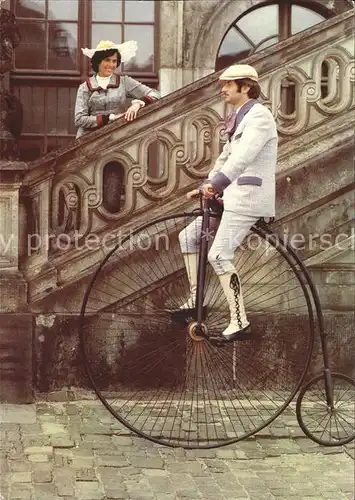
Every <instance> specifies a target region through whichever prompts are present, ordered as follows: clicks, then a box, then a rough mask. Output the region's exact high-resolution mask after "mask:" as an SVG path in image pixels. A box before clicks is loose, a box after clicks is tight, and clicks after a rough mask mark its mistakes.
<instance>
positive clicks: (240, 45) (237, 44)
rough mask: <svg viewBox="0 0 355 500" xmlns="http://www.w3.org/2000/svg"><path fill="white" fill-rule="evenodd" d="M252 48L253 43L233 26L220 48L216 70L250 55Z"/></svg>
mask: <svg viewBox="0 0 355 500" xmlns="http://www.w3.org/2000/svg"><path fill="white" fill-rule="evenodd" d="M251 50H253V47H252V46H251V44H250V43H249V42H247V41H246V40H245V38H243V37H242V36H241V34H240V33H239V32H238V31H237V30H236V29H235V28H234V27H233V26H232V27H231V28H230V30H229V32H228V33H227V36H226V37H225V39H224V40H223V43H222V45H221V48H220V49H219V54H218V57H217V61H216V71H219V70H220V69H223V68H227V66H231V65H232V64H235V63H236V62H237V61H240V60H241V59H244V58H245V57H248V55H249V54H250V51H251Z"/></svg>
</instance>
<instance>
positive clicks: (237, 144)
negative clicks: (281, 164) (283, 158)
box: [208, 102, 278, 217]
mask: <svg viewBox="0 0 355 500" xmlns="http://www.w3.org/2000/svg"><path fill="white" fill-rule="evenodd" d="M240 112H243V106H242V108H241V109H240V110H239V113H240ZM238 116H239V114H238ZM277 142H278V138H277V129H276V123H275V120H274V117H273V116H272V114H271V112H270V111H269V110H268V109H267V108H266V107H265V106H264V105H262V104H260V103H259V102H257V103H255V104H254V105H253V106H252V107H251V109H250V110H249V111H248V112H247V113H246V114H245V116H244V117H243V118H242V121H241V122H240V123H239V125H238V126H237V128H236V130H235V132H234V134H233V135H232V137H231V139H230V141H228V142H227V143H226V144H225V146H224V148H223V151H222V153H221V154H220V155H219V157H218V158H217V161H216V163H215V165H214V167H213V169H212V170H211V172H210V173H209V175H208V179H209V181H210V184H212V186H213V187H214V188H215V189H216V190H217V191H218V192H222V191H223V201H224V209H225V210H230V211H233V212H238V213H242V214H246V215H254V216H260V217H272V216H274V215H275V172H276V161H277Z"/></svg>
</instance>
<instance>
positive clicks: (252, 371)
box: [80, 214, 314, 448]
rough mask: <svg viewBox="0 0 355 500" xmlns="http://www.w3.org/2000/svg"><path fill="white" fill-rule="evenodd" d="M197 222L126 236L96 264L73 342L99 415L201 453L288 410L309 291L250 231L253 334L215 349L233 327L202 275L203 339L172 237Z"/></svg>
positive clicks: (213, 280) (304, 357) (309, 321)
mask: <svg viewBox="0 0 355 500" xmlns="http://www.w3.org/2000/svg"><path fill="white" fill-rule="evenodd" d="M193 217H194V214H189V215H186V214H183V215H178V216H173V217H165V218H162V219H159V220H157V221H155V222H152V223H150V224H147V225H146V226H144V227H141V228H139V229H137V230H136V231H134V232H132V233H130V234H129V235H127V237H126V238H124V239H123V240H122V241H121V242H120V244H119V245H117V246H116V248H114V249H113V250H112V251H111V252H110V253H109V254H108V255H107V256H106V257H105V259H104V260H103V262H102V263H101V265H100V266H99V268H98V270H97V272H96V274H95V275H94V277H93V279H92V281H91V283H90V285H89V287H88V289H87V292H86V294H85V297H84V301H83V306H82V311H81V327H80V340H81V348H82V353H83V358H84V361H85V365H86V369H87V373H88V375H89V377H90V380H91V382H92V385H93V387H94V389H95V391H96V393H97V395H98V397H99V398H100V399H101V401H102V403H103V404H104V405H105V406H106V408H107V409H108V410H109V411H110V412H111V413H112V415H114V416H115V417H116V418H117V419H118V420H119V421H120V422H122V423H123V424H124V425H126V426H127V427H128V428H130V429H131V430H133V431H134V432H137V433H138V434H140V435H142V436H144V437H146V438H148V439H151V440H152V441H155V442H158V443H162V444H165V445H169V446H183V447H185V448H198V447H203V448H209V447H216V446H222V445H226V444H228V443H233V442H236V441H239V440H241V439H244V438H246V437H248V436H250V435H252V434H254V433H256V432H258V431H260V430H261V429H262V428H263V427H265V426H266V425H268V424H269V423H270V422H271V421H272V420H274V419H275V418H276V417H277V416H278V415H279V414H280V413H281V412H282V411H283V410H284V409H285V408H286V406H287V405H288V404H289V402H290V401H291V400H292V398H293V397H294V395H295V394H296V392H297V391H298V389H299V387H300V384H301V382H302V380H303V378H304V375H305V373H306V370H307V367H308V364H309V360H310V355H311V350H312V345H313V335H314V319H313V313H312V307H311V301H310V298H309V293H308V288H307V287H308V285H307V280H306V279H305V276H304V274H303V271H302V268H301V266H300V264H299V263H298V262H297V260H296V259H295V258H294V256H293V255H292V254H290V253H289V251H288V249H287V248H285V246H284V245H283V244H282V243H281V242H280V241H278V239H277V238H276V237H275V236H273V235H268V234H266V233H265V231H264V230H263V229H262V228H253V230H252V231H251V233H250V235H249V236H248V238H247V239H246V240H245V242H244V244H243V245H242V247H241V248H239V249H238V250H237V252H236V255H235V265H236V268H237V270H238V273H239V276H240V280H241V285H242V290H243V294H244V303H245V307H246V311H247V315H248V319H249V321H250V323H251V327H252V328H251V329H252V331H251V334H250V337H249V338H248V339H247V340H244V341H240V342H234V343H232V344H230V345H227V346H225V347H219V346H216V345H213V344H212V343H210V342H209V341H208V335H210V334H213V335H218V334H220V333H221V332H222V330H223V329H224V328H225V327H226V326H227V324H228V322H229V310H228V307H227V304H226V300H225V297H224V294H223V291H222V289H221V287H220V284H219V280H218V278H217V276H216V275H215V274H214V272H213V270H212V268H210V266H209V265H208V269H207V274H206V293H205V303H206V304H207V313H206V317H205V319H204V323H203V332H204V333H205V334H206V336H207V338H204V337H201V336H200V335H196V329H195V328H194V322H195V319H196V318H195V317H193V314H192V316H191V317H190V318H187V321H186V322H180V321H176V315H174V314H173V313H171V312H170V311H172V310H176V309H177V308H179V306H181V305H182V304H183V303H184V302H185V301H186V300H187V298H188V295H189V286H188V279H187V273H186V269H185V267H184V262H183V258H182V255H181V252H180V248H179V241H178V235H179V233H180V232H181V231H183V229H184V227H186V225H187V224H188V223H189V222H191V221H192V220H193Z"/></svg>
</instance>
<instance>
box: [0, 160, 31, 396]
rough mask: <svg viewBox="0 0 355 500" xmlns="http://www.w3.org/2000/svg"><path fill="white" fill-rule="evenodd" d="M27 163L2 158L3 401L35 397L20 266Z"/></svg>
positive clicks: (0, 358) (0, 346)
mask: <svg viewBox="0 0 355 500" xmlns="http://www.w3.org/2000/svg"><path fill="white" fill-rule="evenodd" d="M26 169H27V165H26V164H25V163H23V162H12V161H6V160H5V161H4V160H2V161H0V401H3V402H5V401H6V402H11V403H28V402H31V401H32V398H33V396H32V315H31V314H28V313H27V283H26V281H25V279H24V278H23V276H22V273H21V272H20V270H19V258H18V255H19V225H20V213H19V191H20V188H21V178H22V176H23V173H24V171H26Z"/></svg>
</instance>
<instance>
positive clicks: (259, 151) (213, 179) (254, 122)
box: [179, 64, 277, 342]
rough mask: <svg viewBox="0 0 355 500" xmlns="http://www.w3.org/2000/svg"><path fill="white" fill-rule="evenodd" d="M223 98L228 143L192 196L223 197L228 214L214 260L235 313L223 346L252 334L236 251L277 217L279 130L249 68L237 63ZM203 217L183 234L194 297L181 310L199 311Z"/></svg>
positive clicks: (231, 69)
mask: <svg viewBox="0 0 355 500" xmlns="http://www.w3.org/2000/svg"><path fill="white" fill-rule="evenodd" d="M220 80H221V83H222V96H223V98H224V99H225V101H226V102H228V103H230V104H232V105H233V107H234V110H235V111H234V113H232V115H230V117H229V119H227V125H226V133H227V134H228V141H227V143H226V144H225V146H224V148H223V151H222V153H221V154H220V155H219V157H218V158H217V161H216V163H215V165H214V167H213V169H212V170H211V172H210V173H209V175H208V179H207V180H206V181H204V183H203V184H202V185H201V186H200V187H199V189H195V190H193V191H191V192H190V193H188V195H187V196H188V197H189V198H192V197H195V196H198V195H199V194H200V193H202V195H203V196H204V197H205V198H211V197H213V196H214V195H215V194H216V193H220V194H221V193H223V205H224V211H223V215H222V218H221V222H220V224H219V227H218V230H217V233H216V236H215V239H214V241H213V244H212V246H211V249H210V251H209V254H208V260H209V262H210V264H211V265H212V267H213V269H214V271H215V272H216V274H217V275H218V277H219V279H220V282H221V286H222V288H223V291H224V294H225V296H226V299H227V302H228V306H229V309H230V324H229V325H228V327H227V328H226V329H225V330H224V331H223V332H222V337H220V338H219V340H220V341H221V342H230V341H233V340H236V339H237V338H238V336H239V337H240V336H241V335H242V334H244V333H247V332H248V330H249V321H248V320H247V317H246V312H245V309H244V303H243V295H242V289H241V283H240V280H239V276H238V273H237V271H236V269H235V267H234V252H235V250H236V249H237V248H238V246H240V244H241V243H242V242H243V240H244V238H245V237H246V235H247V234H248V232H249V230H250V228H251V227H252V226H253V224H254V223H255V222H256V221H257V220H258V219H259V218H260V217H272V216H274V215H275V170H276V157H277V130H276V124H275V120H274V118H273V116H272V114H271V112H270V111H269V110H268V109H267V108H266V107H265V106H263V105H262V104H261V103H259V102H258V101H256V99H257V98H258V97H259V95H260V87H259V84H258V74H257V72H256V70H255V69H254V68H253V67H252V66H249V65H246V64H236V65H233V66H231V67H229V68H228V69H226V70H225V71H224V72H223V73H222V74H221V76H220ZM201 219H202V218H197V219H196V220H195V221H194V222H192V223H191V224H190V225H189V226H187V228H185V229H184V230H183V231H181V233H180V235H179V241H180V246H181V250H182V253H183V257H184V261H185V266H186V269H187V272H188V278H189V283H190V297H189V299H188V301H187V302H186V303H185V304H184V305H183V306H182V307H181V308H180V309H182V310H185V309H190V308H192V307H194V304H195V300H196V290H197V263H198V258H197V257H198V248H199V240H200V235H201V231H200V230H201V223H202V220H201Z"/></svg>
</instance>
